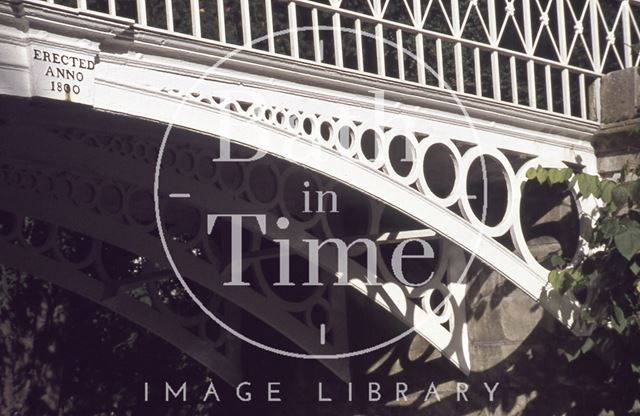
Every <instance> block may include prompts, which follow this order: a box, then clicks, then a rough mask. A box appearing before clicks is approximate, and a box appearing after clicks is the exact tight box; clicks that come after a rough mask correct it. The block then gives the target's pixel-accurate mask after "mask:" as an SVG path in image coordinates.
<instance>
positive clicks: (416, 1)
mask: <svg viewBox="0 0 640 416" xmlns="http://www.w3.org/2000/svg"><path fill="white" fill-rule="evenodd" d="M420 3H421V2H420V0H413V27H415V28H419V27H422V13H423V11H422V5H421V4H420ZM416 61H417V62H416V71H417V72H418V83H419V84H420V85H426V84H427V77H426V75H427V74H426V73H425V71H426V68H425V62H424V37H423V36H422V33H418V34H416Z"/></svg>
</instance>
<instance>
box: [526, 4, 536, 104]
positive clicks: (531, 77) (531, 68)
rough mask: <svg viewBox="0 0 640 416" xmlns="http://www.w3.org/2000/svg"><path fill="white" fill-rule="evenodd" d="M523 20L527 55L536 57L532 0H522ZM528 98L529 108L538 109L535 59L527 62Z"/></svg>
mask: <svg viewBox="0 0 640 416" xmlns="http://www.w3.org/2000/svg"><path fill="white" fill-rule="evenodd" d="M522 20H523V23H524V43H525V47H526V52H527V55H529V56H534V51H533V34H532V29H531V23H532V22H531V3H530V0H522ZM527 96H528V98H529V107H532V108H537V107H538V102H537V97H536V64H535V61H534V60H533V59H528V60H527Z"/></svg>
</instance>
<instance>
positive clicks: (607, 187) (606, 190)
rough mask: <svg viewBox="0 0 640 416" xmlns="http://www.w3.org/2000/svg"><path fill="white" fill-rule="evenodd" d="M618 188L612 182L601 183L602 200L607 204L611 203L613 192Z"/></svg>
mask: <svg viewBox="0 0 640 416" xmlns="http://www.w3.org/2000/svg"><path fill="white" fill-rule="evenodd" d="M615 187H616V184H615V183H614V182H612V181H602V182H600V198H602V201H604V202H605V203H606V204H608V203H610V202H611V200H612V195H611V194H612V192H613V189H614V188H615Z"/></svg>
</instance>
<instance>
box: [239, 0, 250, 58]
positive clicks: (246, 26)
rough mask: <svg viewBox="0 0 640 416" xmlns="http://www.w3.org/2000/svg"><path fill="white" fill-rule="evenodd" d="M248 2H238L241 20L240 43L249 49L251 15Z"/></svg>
mask: <svg viewBox="0 0 640 416" xmlns="http://www.w3.org/2000/svg"><path fill="white" fill-rule="evenodd" d="M250 13H251V12H250V9H249V0H240V18H241V20H242V43H243V44H244V46H245V47H246V48H250V47H251V43H252V39H251V14H250Z"/></svg>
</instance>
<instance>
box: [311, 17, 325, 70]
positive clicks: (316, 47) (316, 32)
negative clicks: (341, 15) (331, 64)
mask: <svg viewBox="0 0 640 416" xmlns="http://www.w3.org/2000/svg"><path fill="white" fill-rule="evenodd" d="M318 26H319V25H318V9H316V8H314V9H311V27H312V28H313V56H314V58H315V60H316V62H322V58H323V57H322V50H321V43H320V29H318Z"/></svg>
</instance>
